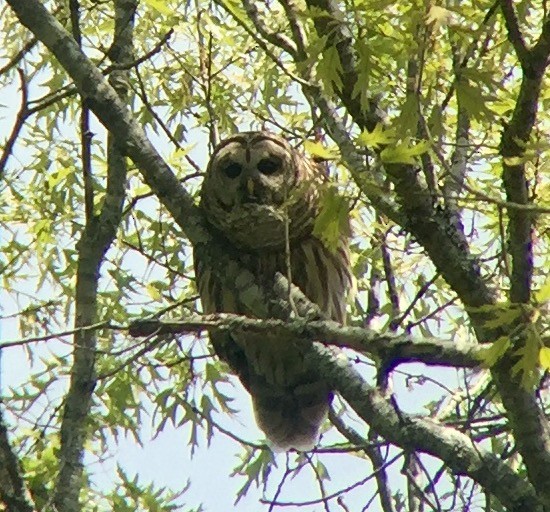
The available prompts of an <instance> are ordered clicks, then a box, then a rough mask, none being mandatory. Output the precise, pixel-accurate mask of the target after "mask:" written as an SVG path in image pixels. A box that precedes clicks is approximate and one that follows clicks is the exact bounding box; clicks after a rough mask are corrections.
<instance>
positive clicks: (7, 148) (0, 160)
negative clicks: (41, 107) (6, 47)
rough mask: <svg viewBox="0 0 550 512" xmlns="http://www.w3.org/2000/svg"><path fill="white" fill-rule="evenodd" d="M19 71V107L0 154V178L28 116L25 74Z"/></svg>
mask: <svg viewBox="0 0 550 512" xmlns="http://www.w3.org/2000/svg"><path fill="white" fill-rule="evenodd" d="M17 71H18V73H19V79H20V81H21V107H20V108H19V112H17V117H16V118H15V124H14V125H13V129H12V131H11V133H10V136H9V137H8V140H7V141H6V144H5V145H4V150H3V151H2V156H0V178H2V176H3V174H4V172H5V171H6V164H7V163H8V159H9V157H10V155H11V153H12V151H13V147H14V146H15V143H16V142H17V137H19V133H20V132H21V129H22V128H23V125H24V124H25V121H26V120H27V118H28V117H29V115H30V113H29V95H28V91H27V81H26V80H25V75H24V74H23V70H22V69H18V70H17Z"/></svg>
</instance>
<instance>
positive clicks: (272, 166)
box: [258, 156, 283, 176]
mask: <svg viewBox="0 0 550 512" xmlns="http://www.w3.org/2000/svg"><path fill="white" fill-rule="evenodd" d="M282 163H283V162H282V160H281V159H280V158H279V157H277V156H270V157H268V158H262V159H261V160H260V161H259V162H258V171H260V172H261V173H262V174H266V175H268V176H269V175H270V174H274V173H276V172H277V171H278V170H279V169H280V168H281V164H282Z"/></svg>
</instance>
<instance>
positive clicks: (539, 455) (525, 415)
mask: <svg viewBox="0 0 550 512" xmlns="http://www.w3.org/2000/svg"><path fill="white" fill-rule="evenodd" d="M501 8H502V12H503V14H504V18H505V22H506V28H507V31H508V39H509V40H510V42H511V43H512V45H513V46H514V49H515V51H516V55H517V58H518V60H519V62H520V64H521V69H522V80H521V85H520V90H519V95H518V98H517V101H516V105H515V108H514V112H513V114H512V118H511V120H510V122H509V124H508V125H507V126H505V128H504V131H503V133H502V140H501V155H502V157H503V159H502V166H503V173H502V179H503V184H504V189H505V192H506V198H507V201H509V202H513V203H519V204H529V203H530V202H531V200H530V197H529V183H528V180H527V174H526V169H525V164H526V158H525V155H526V148H527V145H528V143H529V140H530V137H531V133H532V130H533V127H534V125H535V122H536V117H537V111H538V108H539V101H540V94H541V88H542V81H543V77H544V72H545V70H546V68H547V66H548V60H549V56H550V40H549V35H550V34H549V31H550V20H549V19H546V20H544V22H543V27H542V31H541V36H540V38H539V40H538V42H537V43H536V45H535V46H534V48H533V49H528V48H527V46H526V44H525V42H524V40H523V37H522V35H521V29H520V27H519V23H518V20H517V17H516V15H515V12H514V8H513V4H512V2H511V1H508V0H502V1H501ZM508 218H509V223H508V230H509V242H508V253H509V254H510V256H511V260H512V271H511V275H510V300H511V302H513V303H528V302H529V301H530V299H531V287H532V274H533V220H534V217H533V215H532V214H531V213H530V212H529V211H524V210H519V209H510V210H508ZM530 321H531V320H530V319H529V315H528V314H525V315H523V316H522V318H520V319H518V323H519V322H522V324H523V325H517V326H514V327H516V328H521V329H520V330H519V331H516V332H519V335H517V336H514V337H513V338H512V339H511V341H512V342H513V343H514V353H511V354H506V356H505V357H503V358H502V359H501V360H500V361H499V363H498V364H497V365H496V366H495V367H494V368H493V372H492V373H493V377H494V380H495V382H496V383H497V387H498V391H499V393H500V394H501V397H502V402H503V404H504V407H505V408H506V411H507V416H508V419H509V421H510V424H511V426H512V430H513V432H514V437H515V440H516V443H517V446H518V449H519V452H520V453H521V455H522V457H523V460H524V462H525V465H526V467H527V473H528V475H529V478H530V480H531V482H532V484H533V485H534V487H535V488H536V490H537V492H538V493H539V496H540V497H541V499H542V500H543V502H544V504H545V506H546V507H547V508H548V509H549V510H550V488H549V486H548V482H549V481H550V424H549V422H548V419H547V418H546V415H545V414H544V411H543V410H542V409H541V408H540V407H539V404H538V401H537V397H536V395H535V393H534V392H532V391H531V390H529V389H525V386H524V385H523V384H522V382H521V375H518V374H517V372H516V373H514V372H513V370H512V368H513V366H514V365H515V364H516V363H517V356H516V355H515V351H516V350H518V349H521V348H522V347H524V346H525V343H526V337H527V336H528V333H529V330H530V329H533V328H534V327H533V326H532V325H530ZM509 335H510V336H511V334H509Z"/></svg>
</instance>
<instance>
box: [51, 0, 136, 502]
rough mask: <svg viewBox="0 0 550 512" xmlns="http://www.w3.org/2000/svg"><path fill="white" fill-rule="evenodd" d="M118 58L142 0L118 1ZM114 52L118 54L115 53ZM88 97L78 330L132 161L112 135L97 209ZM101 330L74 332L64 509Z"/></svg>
mask: <svg viewBox="0 0 550 512" xmlns="http://www.w3.org/2000/svg"><path fill="white" fill-rule="evenodd" d="M114 3H115V35H114V43H113V45H115V44H116V45H117V48H118V52H116V58H115V57H112V58H113V60H115V61H116V62H122V63H125V62H128V61H130V60H132V58H133V42H132V35H133V26H134V23H133V20H134V15H135V10H136V7H137V4H136V2H133V1H128V0H115V2H114ZM78 10H79V5H78V1H77V0H72V2H71V14H72V15H71V20H72V24H73V33H74V35H75V41H76V42H77V43H78V41H79V38H80V29H79V18H78ZM112 55H114V53H113V54H112ZM126 75H127V72H126V71H113V72H112V73H111V76H110V81H111V83H112V84H113V85H114V87H115V88H116V91H117V93H118V95H119V96H120V97H121V99H125V98H126V96H127V94H126V93H127V87H126V86H125V85H124V83H125V79H126V78H127V77H126ZM86 102H87V99H86V97H85V96H84V95H83V97H82V123H81V131H82V133H81V139H82V146H83V158H82V165H83V170H84V187H85V198H86V211H85V218H86V224H85V227H84V231H83V233H82V237H81V239H80V241H79V243H78V265H77V280H76V295H75V328H76V329H79V328H81V327H85V326H88V325H92V324H94V323H95V322H96V318H97V290H98V280H99V269H100V267H101V264H102V262H103V259H104V256H105V253H106V252H107V249H108V248H109V247H110V245H111V244H112V242H113V240H114V239H115V237H116V233H117V230H118V226H119V224H120V221H121V218H122V207H123V203H124V198H125V188H126V174H127V165H126V159H125V157H124V155H123V154H122V153H121V152H120V151H119V150H118V148H117V147H116V142H115V140H114V139H113V136H112V135H109V138H108V142H107V146H108V147H107V185H106V193H105V199H104V202H103V205H102V207H101V210H100V213H99V215H97V216H96V215H94V212H93V206H94V205H93V182H92V179H91V176H92V172H91V154H90V151H91V149H90V140H89V133H88V131H89V127H88V107H87V106H86ZM96 347H97V336H96V330H78V331H77V332H76V333H75V336H74V351H73V367H72V369H71V382H70V387H69V391H68V393H67V397H66V400H65V407H64V411H63V419H62V423H61V431H60V436H61V446H60V450H59V461H60V470H59V475H58V480H57V483H56V486H55V495H54V498H53V502H54V503H55V506H56V509H57V510H58V511H59V512H65V511H66V512H73V511H75V510H78V509H79V508H80V505H79V496H80V490H81V486H82V471H83V466H82V457H83V450H84V443H85V441H86V439H87V436H88V434H89V432H88V428H87V425H88V416H89V413H90V406H91V400H92V393H93V390H94V388H95V384H96V373H95V356H96Z"/></svg>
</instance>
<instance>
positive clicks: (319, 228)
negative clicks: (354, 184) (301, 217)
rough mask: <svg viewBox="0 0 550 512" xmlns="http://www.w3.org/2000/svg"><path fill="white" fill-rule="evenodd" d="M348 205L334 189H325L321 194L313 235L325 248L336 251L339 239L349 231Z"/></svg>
mask: <svg viewBox="0 0 550 512" xmlns="http://www.w3.org/2000/svg"><path fill="white" fill-rule="evenodd" d="M348 212H349V204H348V201H347V200H346V199H345V198H343V197H342V196H341V195H340V194H338V191H337V190H336V188H335V187H327V188H326V189H325V190H324V191H323V192H322V194H321V211H320V212H319V215H318V216H317V218H316V219H315V225H314V226H313V235H314V236H316V237H317V238H318V239H319V240H321V241H322V242H323V243H324V244H325V246H326V247H327V248H328V249H329V250H331V251H336V250H337V249H338V247H339V241H340V237H341V236H342V235H343V234H346V233H347V230H349V223H348V222H349V221H348Z"/></svg>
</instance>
